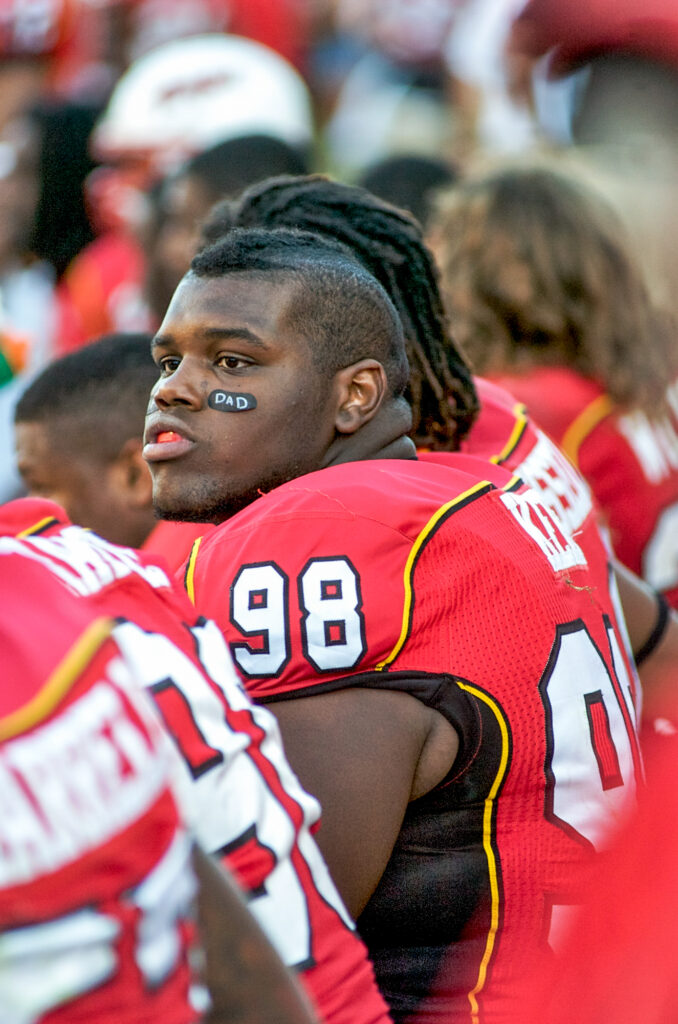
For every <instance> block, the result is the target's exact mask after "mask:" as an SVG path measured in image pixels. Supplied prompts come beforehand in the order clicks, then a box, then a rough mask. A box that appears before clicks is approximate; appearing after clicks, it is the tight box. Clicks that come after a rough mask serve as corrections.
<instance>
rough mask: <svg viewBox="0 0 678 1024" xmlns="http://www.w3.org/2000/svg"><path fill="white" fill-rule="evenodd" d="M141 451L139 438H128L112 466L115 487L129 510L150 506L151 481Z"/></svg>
mask: <svg viewBox="0 0 678 1024" xmlns="http://www.w3.org/2000/svg"><path fill="white" fill-rule="evenodd" d="M142 449H143V441H142V440H141V438H136V437H134V438H132V437H131V438H129V440H128V441H125V443H124V445H123V446H122V448H121V449H120V453H119V455H118V456H117V458H116V460H115V463H114V466H113V472H114V474H115V479H116V484H117V487H118V489H119V491H120V492H121V494H123V495H124V500H125V503H126V505H127V506H128V507H129V508H150V507H151V504H152V499H153V481H152V479H151V474H150V470H149V468H148V464H147V463H146V461H145V460H144V458H143V456H142V454H141V452H142Z"/></svg>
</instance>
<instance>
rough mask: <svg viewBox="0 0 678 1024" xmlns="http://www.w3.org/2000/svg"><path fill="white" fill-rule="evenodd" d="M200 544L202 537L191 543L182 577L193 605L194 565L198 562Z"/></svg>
mask: <svg viewBox="0 0 678 1024" xmlns="http://www.w3.org/2000/svg"><path fill="white" fill-rule="evenodd" d="M201 543H202V537H198V539H197V540H194V541H193V547H192V548H191V553H190V555H189V557H188V564H187V566H186V573H185V575H184V587H185V588H186V593H187V594H188V596H189V598H190V600H191V604H195V564H196V562H197V561H198V550H199V548H200V544H201Z"/></svg>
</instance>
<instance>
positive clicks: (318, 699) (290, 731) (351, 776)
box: [269, 688, 459, 917]
mask: <svg viewBox="0 0 678 1024" xmlns="http://www.w3.org/2000/svg"><path fill="white" fill-rule="evenodd" d="M269 706H270V708H271V710H272V711H273V712H274V713H275V715H276V716H277V718H278V721H279V723H280V728H281V732H282V735H283V741H284V746H285V751H286V753H287V756H288V758H289V761H290V763H291V765H292V767H293V768H294V770H295V771H296V772H297V774H298V775H299V778H300V780H301V783H302V785H303V786H304V787H305V788H306V789H308V790H309V792H311V793H312V794H313V795H314V796H316V797H317V798H318V800H319V801H320V803H321V806H322V823H321V827H320V829H319V831H318V833H317V840H318V845H319V846H320V848H321V850H322V852H323V854H324V856H325V859H326V861H327V864H328V866H329V868H330V871H331V873H332V876H333V878H334V881H335V882H336V884H337V887H338V889H339V891H340V893H341V895H342V897H343V898H344V901H345V902H346V904H347V906H348V909H349V911H350V912H351V914H352V915H353V916H354V917H358V915H359V914H360V912H361V911H362V910H363V908H364V906H365V904H366V903H367V901H368V899H369V898H370V896H371V895H372V893H373V891H374V889H375V888H376V885H377V883H378V882H379V879H380V878H381V876H382V874H383V872H384V869H385V867H386V864H387V862H388V859H389V857H390V855H391V851H392V850H393V846H394V843H395V841H396V838H397V836H398V833H399V831H400V828H401V825H402V821H403V817H404V815H405V810H406V808H407V804H408V803H409V801H411V800H414V799H416V798H417V797H419V796H423V794H424V793H427V792H428V791H429V790H431V789H433V787H434V786H435V785H437V783H438V782H440V781H441V780H442V779H443V778H444V777H445V775H446V774H447V773H448V771H449V770H450V768H451V766H452V764H453V762H454V760H455V757H456V755H457V752H458V749H459V742H458V738H457V734H456V732H455V731H454V729H453V728H452V726H451V725H450V724H449V723H448V722H447V720H446V719H445V718H443V716H442V715H441V714H439V712H437V711H434V710H433V709H431V708H429V707H427V706H426V705H424V704H423V703H421V702H420V701H419V700H417V699H416V698H415V697H413V696H411V695H410V694H408V693H401V692H395V691H392V690H383V689H380V690H376V689H362V688H354V689H345V690H338V691H336V692H333V693H326V694H319V695H314V696H310V697H302V698H295V699H292V700H284V701H277V702H275V703H273V704H271V705H269Z"/></svg>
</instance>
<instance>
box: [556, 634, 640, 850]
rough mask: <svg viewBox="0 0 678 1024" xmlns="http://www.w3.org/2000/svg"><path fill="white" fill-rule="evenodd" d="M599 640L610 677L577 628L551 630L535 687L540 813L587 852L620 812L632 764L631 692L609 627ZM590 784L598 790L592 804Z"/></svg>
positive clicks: (631, 780) (634, 759) (629, 784)
mask: <svg viewBox="0 0 678 1024" xmlns="http://www.w3.org/2000/svg"><path fill="white" fill-rule="evenodd" d="M607 633H608V642H609V645H610V659H611V663H612V666H613V671H612V672H610V670H609V669H608V667H607V665H606V662H605V659H604V658H603V656H602V654H601V652H600V651H599V650H598V648H597V646H596V645H595V643H594V642H593V640H592V638H591V636H590V635H589V633H588V631H587V630H586V628H585V627H584V626H583V624H582V623H573V624H571V625H570V626H567V627H561V629H560V630H559V631H558V636H557V638H556V643H555V645H554V649H553V654H552V656H551V661H550V663H549V666H548V667H547V669H546V672H545V673H544V676H543V678H542V681H541V684H540V689H541V693H542V699H543V701H544V706H545V710H546V722H547V757H546V775H547V780H548V785H547V790H546V802H547V803H546V814H547V817H548V818H550V819H551V820H552V821H555V822H556V823H557V824H558V825H560V827H561V828H564V829H565V831H567V832H569V833H570V834H574V835H575V836H578V837H583V839H584V840H588V842H590V843H591V844H593V845H594V846H595V845H597V841H598V840H599V839H600V837H601V836H602V835H604V834H605V833H606V831H607V829H608V828H609V826H610V823H611V822H613V821H615V820H616V819H618V818H619V817H620V816H621V815H622V814H623V812H624V810H625V809H626V807H627V802H628V794H629V793H630V792H633V789H634V776H635V771H636V763H637V740H636V734H635V712H634V708H633V704H632V697H631V689H630V686H629V685H628V678H627V673H626V670H625V665H624V661H623V658H622V655H621V650H620V649H619V644H618V642H617V638H616V634H615V632H614V630H613V629H612V627H611V626H608V629H607ZM576 687H579V689H578V692H577V693H576V695H575V699H574V700H573V699H572V693H573V688H576ZM591 778H595V779H598V780H599V786H600V788H599V791H598V799H594V800H592V799H591V791H590V780H591Z"/></svg>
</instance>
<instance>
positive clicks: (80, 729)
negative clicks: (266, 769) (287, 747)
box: [0, 548, 198, 1024]
mask: <svg viewBox="0 0 678 1024" xmlns="http://www.w3.org/2000/svg"><path fill="white" fill-rule="evenodd" d="M0 563H1V566H2V581H3V583H2V588H1V590H0V602H1V603H2V614H1V615H0V652H1V655H2V666H3V678H4V680H5V682H6V684H7V685H5V686H4V687H3V688H2V690H1V691H0V1017H1V1018H2V1020H3V1021H8V1022H9V1021H11V1022H17V1021H21V1024H38V1022H40V1024H77V1022H78V1021H97V1022H98V1024H152V1022H157V1024H187V1022H189V1021H195V1020H197V1019H198V1015H197V1013H196V1011H195V1009H194V1008H192V1006H191V1004H190V1001H189V981H190V972H189V966H188V958H189V952H190V946H191V945H192V940H193V936H194V931H195V929H194V924H193V920H192V917H193V906H192V904H193V896H194V893H195V879H194V876H193V872H192V868H191V864H190V853H191V843H190V841H189V838H188V835H187V833H186V832H185V830H184V827H183V825H182V824H181V822H180V818H179V813H178V808H177V804H176V802H175V799H174V796H173V794H172V791H171V788H170V778H171V776H172V775H173V761H174V759H175V758H176V753H175V751H174V750H173V748H172V747H171V746H170V744H169V742H168V740H167V736H166V734H165V732H164V730H163V729H162V727H161V725H160V721H159V719H158V716H157V714H156V712H155V710H154V709H153V707H152V705H151V703H150V702H149V701H148V698H147V697H146V695H145V694H144V693H143V691H141V689H140V688H139V686H138V682H137V679H136V678H135V675H134V673H133V672H132V671H131V670H130V665H129V663H128V662H127V660H126V658H125V656H124V654H123V651H122V648H121V646H120V645H119V644H118V643H117V641H116V639H115V628H114V623H113V621H112V620H110V619H98V618H96V617H93V616H92V612H91V610H90V609H87V608H86V607H85V606H84V605H83V604H82V602H80V601H79V600H77V599H76V598H74V597H73V596H72V595H71V594H69V593H68V592H66V591H65V590H64V588H63V587H62V586H61V585H60V584H59V583H58V582H57V581H56V580H54V579H53V578H52V577H51V574H50V573H49V572H47V571H46V570H45V569H44V568H42V567H40V566H38V565H37V564H36V563H35V562H34V561H32V560H29V559H27V558H25V557H23V556H22V555H20V554H18V553H8V550H7V549H6V548H3V550H2V554H1V556H0ZM138 632H139V633H140V632H141V631H140V630H139V631H138Z"/></svg>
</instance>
